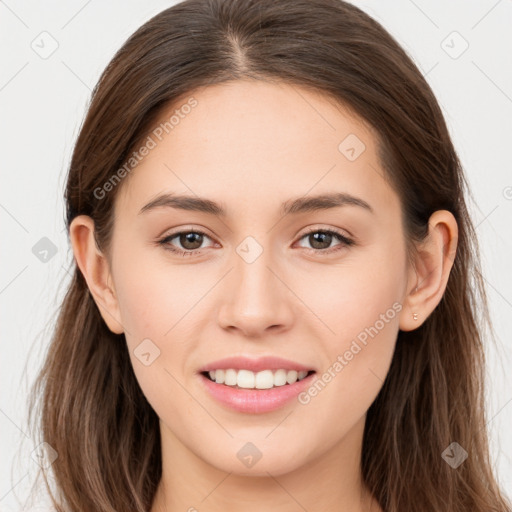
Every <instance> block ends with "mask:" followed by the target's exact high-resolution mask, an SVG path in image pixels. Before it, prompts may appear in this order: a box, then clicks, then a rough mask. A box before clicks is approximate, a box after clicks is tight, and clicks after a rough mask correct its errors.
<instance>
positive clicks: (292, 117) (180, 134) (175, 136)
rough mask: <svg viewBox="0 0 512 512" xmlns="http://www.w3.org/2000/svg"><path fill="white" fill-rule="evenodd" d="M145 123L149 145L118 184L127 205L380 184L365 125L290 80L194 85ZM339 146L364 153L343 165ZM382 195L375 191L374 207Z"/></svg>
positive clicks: (374, 151) (334, 103) (373, 139)
mask: <svg viewBox="0 0 512 512" xmlns="http://www.w3.org/2000/svg"><path fill="white" fill-rule="evenodd" d="M192 104H193V105H194V106H193V107H190V105H192ZM154 125H155V126H154V129H153V131H150V132H149V134H150V135H149V136H150V137H152V139H153V140H154V142H155V144H154V147H153V148H152V149H151V150H150V151H149V152H148V154H147V155H146V156H145V157H144V158H143V159H142V161H141V162H140V163H139V164H138V165H137V166H136V167H135V169H134V170H133V171H132V172H131V173H130V178H129V180H128V182H129V183H126V184H125V185H128V186H127V187H123V188H125V189H129V193H128V194H127V197H126V198H125V199H129V198H131V199H130V201H132V202H135V203H136V204H134V207H137V206H138V208H140V207H142V206H143V204H142V203H143V202H144V204H145V203H146V202H147V200H148V199H151V198H152V197H154V196H155V195H157V194H158V193H160V192H162V191H164V190H168V191H177V192H181V193H193V194H197V195H201V196H209V197H212V198H213V197H222V198H227V197H228V196H229V194H230V193H231V194H232V196H233V197H237V196H240V195H241V194H243V195H244V196H245V198H246V200H247V201H250V200H252V199H254V200H258V199H259V198H258V197H257V193H258V190H259V189H261V188H265V187H266V188H267V192H270V191H271V192H270V195H279V194H280V195H279V198H280V199H281V201H280V204H281V203H282V202H283V201H285V200H286V199H287V198H288V197H284V196H283V193H286V192H287V191H289V193H287V194H285V195H286V196H290V197H293V196H297V195H302V194H306V193H307V191H308V190H310V189H312V188H313V187H314V188H315V189H316V190H315V192H326V191H328V190H330V189H331V188H332V187H334V186H335V184H337V185H341V186H342V187H348V189H351V190H352V191H353V192H355V193H359V194H360V193H362V192H363V191H364V190H365V189H368V188H371V189H373V192H372V193H373V194H374V195H375V194H377V195H378V194H379V190H377V189H378V188H379V187H380V188H381V189H382V187H387V184H386V182H385V181H384V180H383V172H382V170H381V169H380V162H379V157H378V146H377V145H378V137H377V136H376V134H375V132H374V130H373V129H372V127H370V126H369V125H368V124H367V123H366V122H365V121H364V120H362V119H361V118H360V117H358V116H357V115H355V114H354V112H353V111H351V109H350V108H349V107H347V106H345V105H344V104H342V103H341V102H337V101H335V100H334V99H333V98H332V97H330V96H328V95H326V94H323V93H322V92H319V91H316V90H312V89H309V88H304V87H300V86H297V85H295V84H294V85H292V84H289V83H284V82H265V81H256V80H236V81H231V82H227V83H222V84H216V85H210V86H207V87H203V88H200V89H196V90H194V91H193V92H190V93H189V94H186V95H183V96H182V97H180V98H179V99H178V100H176V101H174V102H173V104H172V106H170V107H168V108H166V109H164V110H163V111H162V112H161V115H160V117H159V118H158V119H157V120H156V121H155V123H154ZM155 130H159V131H157V132H155ZM155 133H156V134H157V135H159V137H161V140H159V137H158V136H157V135H155ZM344 141H349V143H348V145H349V146H350V145H351V144H350V143H352V142H353V141H356V144H360V146H358V147H356V150H357V151H361V147H364V151H363V152H362V153H361V155H360V156H358V157H357V158H356V159H351V158H350V154H348V156H347V154H344V153H343V151H344V150H346V148H345V147H344V146H346V145H347V144H345V143H344ZM357 141H358V142H357ZM352 145H353V144H352ZM349 149H350V148H349ZM331 171H333V172H331ZM388 188H389V187H388ZM253 192H254V193H255V194H256V195H255V196H254V197H251V194H252V193H253ZM389 193H390V191H389V190H387V191H385V190H381V191H380V195H381V196H383V197H381V199H382V201H384V202H385V201H387V200H389V198H386V197H384V195H385V194H389ZM121 195H122V194H121ZM268 198H269V195H268V194H267V196H266V199H268ZM125 199H123V201H124V200H125ZM265 204H270V202H269V201H266V202H265Z"/></svg>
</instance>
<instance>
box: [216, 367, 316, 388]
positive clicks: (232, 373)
mask: <svg viewBox="0 0 512 512" xmlns="http://www.w3.org/2000/svg"><path fill="white" fill-rule="evenodd" d="M208 373H209V375H210V378H211V379H212V380H213V381H214V382H216V383H217V384H226V385H227V386H238V387H239V388H248V389H251V388H252V389H269V388H272V387H274V386H284V385H285V384H286V383H288V384H293V383H294V382H297V381H298V380H302V379H303V378H304V377H306V375H307V374H308V372H307V371H296V370H276V371H275V372H274V371H272V370H263V371H261V372H257V373H254V372H251V371H249V370H234V369H229V370H211V371H210V372H208Z"/></svg>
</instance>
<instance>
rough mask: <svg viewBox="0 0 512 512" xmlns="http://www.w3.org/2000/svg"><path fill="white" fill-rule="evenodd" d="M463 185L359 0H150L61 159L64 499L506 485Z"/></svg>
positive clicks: (499, 507) (257, 503) (421, 95)
mask: <svg viewBox="0 0 512 512" xmlns="http://www.w3.org/2000/svg"><path fill="white" fill-rule="evenodd" d="M465 190H466V183H465V178H464V175H463V171H462V169H461V166H460V163H459V160H458V158H457V155H456V152H455V150H454V147H453V145H452V142H451V140H450V137H449V134H448V131H447V128H446V124H445V122H444V119H443V116H442V113H441V110H440V108H439V106H438V103H437V101H436V99H435V98H434V96H433V93H432V91H431V89H430V88H429V86H428V84H427V83H426V82H425V80H424V78H423V76H422V75H421V73H420V72H419V71H418V69H417V67H416V66H415V65H414V64H413V63H412V62H411V60H410V58H409V57H408V56H407V55H406V54H405V52H404V51H403V50H402V49H401V48H400V47H399V45H398V44H397V43H396V41H395V40H394V39H393V38H392V37H391V36H390V35H389V34H388V33H387V32H386V31H385V30H384V29H383V28H382V27H381V26H380V25H379V24H378V23H376V22H375V21H374V20H372V19H371V18H370V17H369V16H367V15H366V14H365V13H363V12H362V11H361V10H359V9H358V8H356V7H354V6H352V5H350V4H348V3H345V2H342V1H339V0H314V1H311V0H308V1H300V0H299V1H297V0H279V1H277V2H276V1H271V0H208V1H206V0H186V1H184V2H182V3H180V4H177V5H175V6H174V7H172V8H170V9H167V10H165V11H163V12H161V13H160V14H159V15H157V16H155V17H154V18H153V19H151V20H150V21H148V22H147V23H146V24H144V25H143V26H142V27H141V28H140V29H139V30H137V32H136V33H135V34H134V35H133V36H132V37H130V39H129V40H128V41H127V42H126V43H125V44H124V46H123V47H122V48H121V49H120V50H119V52H118V53H117V54H116V55H115V57H114V58H113V60H112V62H111V63H110V64H109V65H108V67H107V69H106V70H105V72H104V74H103V76H102V77H101V79H100V81H99V83H98V85H97V86H96V88H95V90H94V93H93V98H92V101H91V104H90V107H89V111H88V113H87V116H86V119H85V121H84V123H83V126H82V127H81V131H80V134H79V136H78V139H77V142H76V146H75V149H74V152H73V157H72V161H71V166H70V170H69V176H68V182H67V188H66V201H67V219H66V220H67V227H68V229H69V235H70V243H71V246H72V248H73V254H74V263H76V265H75V269H74V274H73V280H72V283H71V285H70V288H69V290H68V293H67V295H66V297H65V299H64V302H63V305H62V311H61V314H60V317H59V320H58V324H57V328H56V332H55V336H54V339H53V340H52V344H51V347H50V351H49V354H48V358H47V361H46V364H45V366H44V368H43V370H42V372H41V375H40V376H39V379H38V381H37V383H36V386H35V389H34V396H36V395H38V393H41V407H42V409H41V413H40V419H41V432H42V437H43V440H44V441H45V442H46V443H48V446H50V447H51V448H52V450H55V453H57V454H58V458H57V459H56V460H55V461H54V462H53V464H52V465H51V471H52V472H53V475H54V477H55V483H56V486H57V489H56V491H57V492H56V493H55V499H54V504H55V506H56V509H57V510H73V511H79V510H80V511H82V510H83V511H91V510H95V511H116V512H120V511H134V510H137V511H148V510H150V511H151V512H159V511H169V512H174V511H178V510H189V511H193V510H199V511H201V510H209V511H217V510H239V509H240V508H241V507H242V506H243V507H244V510H273V511H288V510H299V509H303V510H309V511H313V510H322V511H338V510H344V511H358V512H359V511H361V512H362V511H367V510H372V511H386V512H391V511H393V512H395V511H409V510H415V511H432V510H436V511H438V512H439V511H450V512H453V511H456V512H458V511H460V512H462V511H468V510H471V511H484V510H486V511H488V510H495V511H510V510H511V509H510V504H509V503H508V502H507V501H506V499H505V498H504V497H503V496H502V495H501V493H500V490H499V488H498V485H497V483H496V481H495V478H494V476H493V474H492V470H491V464H490V462H489V454H488V447H487V438H486V431H485V416H484V413H483V405H484V401H483V388H482V386H483V346H482V336H481V330H480V329H481V326H480V325H479V324H478V323H477V315H478V314H479V313H480V311H482V312H483V313H484V317H485V318H488V313H487V309H486V308H487V306H486V296H485V290H484V287H483V283H482V280H481V277H480V273H479V258H478V244H477V240H476V236H475V232H474V227H473V225H472V222H471V219H470V218H469V216H468V211H467V209H466V202H465ZM470 277H473V278H474V280H470ZM48 473H49V474H51V473H50V472H48Z"/></svg>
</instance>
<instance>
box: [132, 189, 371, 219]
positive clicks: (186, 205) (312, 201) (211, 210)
mask: <svg viewBox="0 0 512 512" xmlns="http://www.w3.org/2000/svg"><path fill="white" fill-rule="evenodd" d="M347 205H348V206H359V207H361V208H363V209H365V210H367V211H369V212H370V213H374V210H373V208H372V207H371V206H370V205H369V204H368V203H367V202H366V201H364V200H363V199H361V198H359V197H355V196H353V195H350V194H347V193H346V192H336V193H326V194H320V195H317V196H307V197H306V196H303V197H298V198H296V199H290V200H288V201H285V202H284V203H283V204H282V205H281V214H282V215H283V216H284V215H288V214H298V213H305V212H312V211H318V210H328V209H331V208H338V207H341V206H347ZM160 207H167V208H177V209H180V210H188V211H196V212H203V213H207V214H210V215H215V216H217V217H223V218H225V217H227V212H226V210H225V208H224V207H223V206H222V205H220V204H219V203H216V202H215V201H212V200H211V199H206V198H203V197H198V196H188V195H176V194H170V193H165V194H160V195H159V196H157V197H156V198H155V199H153V200H151V201H150V202H149V203H148V204H146V205H145V206H143V207H142V208H141V209H140V211H139V215H140V214H141V213H144V212H147V211H150V210H153V209H155V208H160Z"/></svg>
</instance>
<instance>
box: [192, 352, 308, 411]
mask: <svg viewBox="0 0 512 512" xmlns="http://www.w3.org/2000/svg"><path fill="white" fill-rule="evenodd" d="M230 368H232V369H234V370H250V371H252V372H260V371H263V370H280V369H283V370H297V371H307V372H312V371H313V372H315V373H311V374H310V375H308V376H307V377H305V378H304V379H302V380H300V381H297V382H294V383H293V384H285V385H284V386H276V387H273V388H270V389H240V388H235V387H233V386H227V385H225V384H217V383H216V382H213V381H212V380H210V379H209V378H208V377H206V376H205V375H202V373H204V372H209V371H211V370H228V369H230ZM198 372H199V374H200V375H199V378H200V380H201V383H202V385H203V386H204V389H205V390H206V392H207V393H208V394H209V395H210V396H211V397H212V398H214V399H215V400H216V401H218V402H219V403H220V404H222V405H224V406H226V407H228V408H229V409H232V410H234V411H237V412H244V413H252V414H257V413H264V412H271V411H274V410H276V409H279V408H281V407H284V406H285V405H286V404H288V403H290V402H291V401H292V400H293V399H294V398H296V397H297V395H298V394H299V393H301V392H302V391H304V390H305V389H306V388H307V387H308V386H310V385H311V383H312V382H313V381H314V380H316V370H315V369H314V368H311V367H307V366H304V365H303V364H299V363H296V362H294V361H290V360H287V359H282V358H280V357H274V356H267V357H260V358H258V359H251V358H248V357H243V356H238V357H229V358H226V359H220V360H218V361H213V362H211V363H208V364H207V365H205V366H203V367H202V368H200V369H199V370H198Z"/></svg>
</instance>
